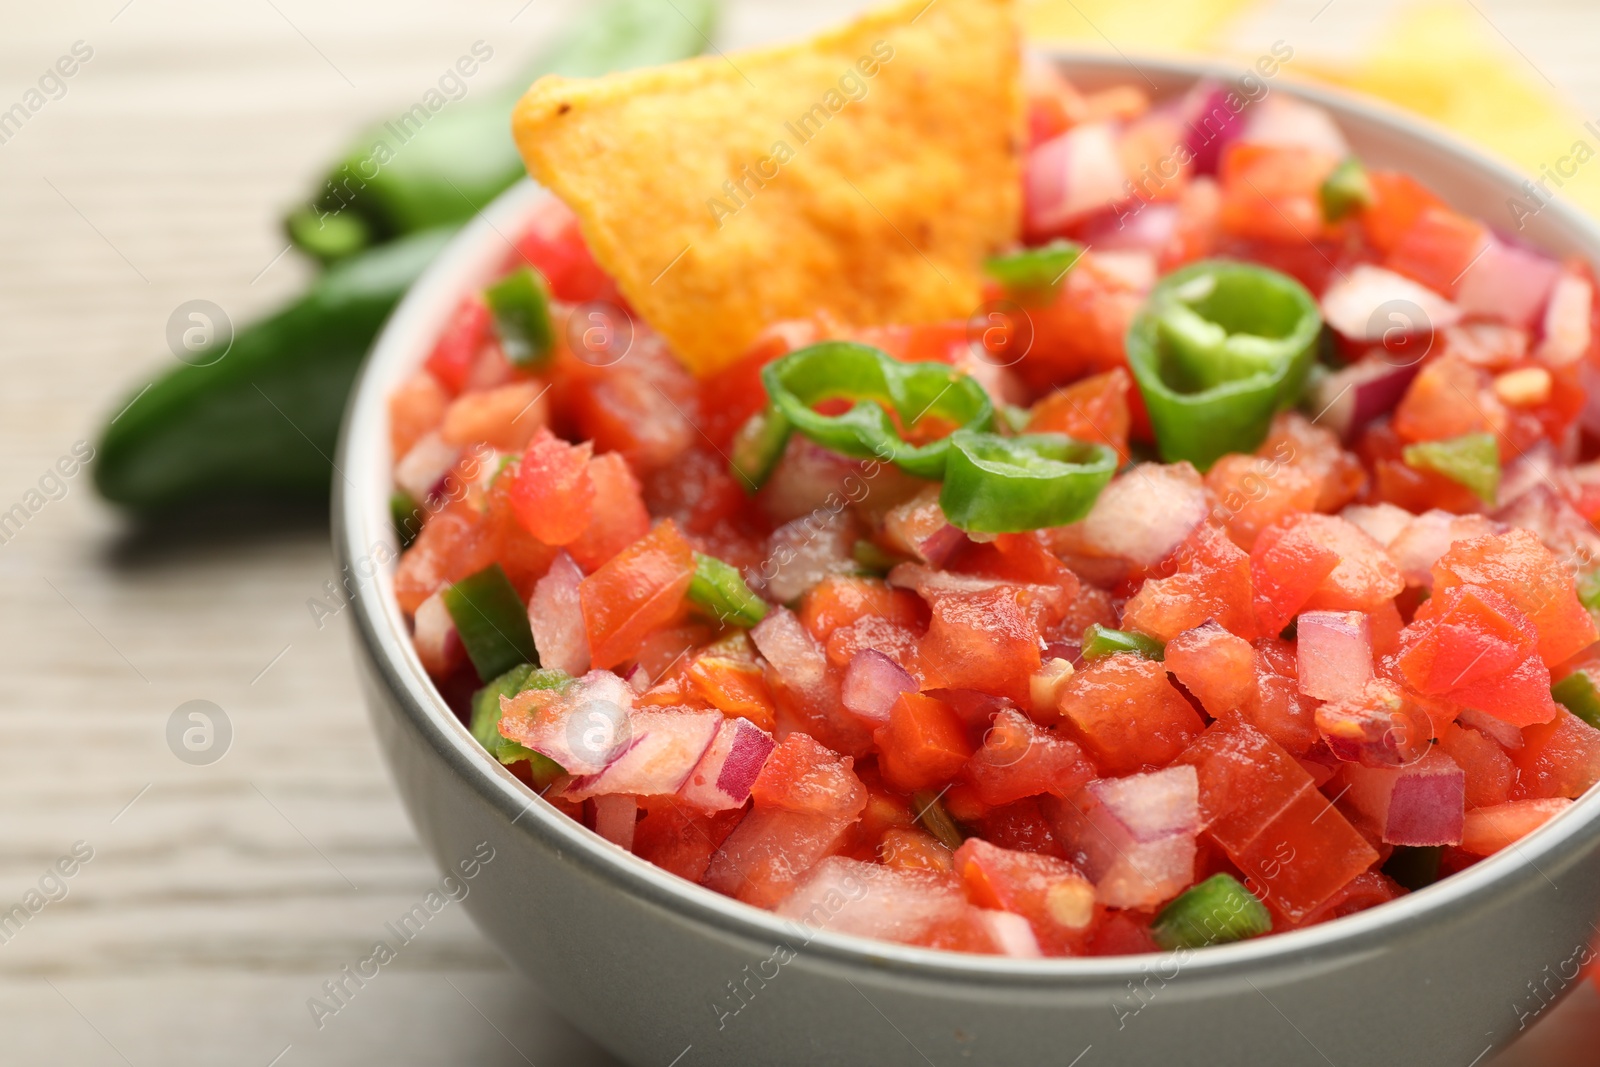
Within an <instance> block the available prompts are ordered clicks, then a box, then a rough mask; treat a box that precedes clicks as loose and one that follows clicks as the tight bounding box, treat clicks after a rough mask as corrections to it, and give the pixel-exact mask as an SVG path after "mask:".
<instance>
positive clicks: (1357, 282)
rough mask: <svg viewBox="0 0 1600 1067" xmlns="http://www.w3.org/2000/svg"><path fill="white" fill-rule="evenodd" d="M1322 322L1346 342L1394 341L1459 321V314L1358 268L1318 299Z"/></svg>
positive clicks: (1398, 278)
mask: <svg viewBox="0 0 1600 1067" xmlns="http://www.w3.org/2000/svg"><path fill="white" fill-rule="evenodd" d="M1322 317H1323V318H1324V319H1325V320H1327V323H1328V325H1329V326H1332V327H1333V328H1334V329H1335V330H1337V331H1338V332H1339V333H1340V334H1341V335H1343V336H1344V337H1346V338H1348V339H1349V340H1352V341H1372V342H1378V341H1383V340H1385V339H1388V340H1398V339H1400V338H1406V337H1416V336H1421V335H1425V334H1427V333H1428V332H1429V331H1430V330H1432V331H1437V330H1442V329H1444V328H1445V327H1446V326H1453V325H1455V324H1456V323H1458V322H1460V321H1461V309H1460V308H1458V307H1456V305H1454V304H1452V303H1451V302H1450V301H1448V300H1446V299H1445V298H1444V297H1442V296H1440V295H1439V294H1438V293H1436V292H1434V291H1433V290H1432V289H1428V288H1426V287H1424V286H1421V285H1418V284H1417V283H1416V282H1414V281H1412V280H1411V279H1410V278H1407V277H1405V276H1404V275H1400V274H1396V273H1395V272H1394V271H1392V270H1385V269H1384V268H1382V267H1374V266H1372V265H1370V264H1366V263H1363V264H1361V265H1360V266H1358V267H1355V268H1352V269H1351V271H1350V272H1349V273H1348V274H1346V275H1344V276H1343V277H1341V278H1340V279H1339V280H1338V281H1335V282H1334V283H1333V284H1332V285H1330V286H1329V287H1328V290H1327V291H1326V292H1325V293H1323V294H1322Z"/></svg>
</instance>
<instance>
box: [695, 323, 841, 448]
mask: <svg viewBox="0 0 1600 1067" xmlns="http://www.w3.org/2000/svg"><path fill="white" fill-rule="evenodd" d="M818 334H819V331H818V329H817V326H816V324H815V323H814V322H812V321H811V320H809V319H796V320H792V321H787V322H780V323H777V324H775V325H773V326H771V327H769V328H768V329H767V330H765V331H763V332H762V334H761V335H760V336H759V337H757V338H756V340H755V342H754V343H752V344H751V346H750V350H749V351H748V352H746V353H745V354H744V355H743V356H740V357H739V359H737V360H736V361H734V362H733V363H730V364H729V365H728V366H726V367H724V368H722V369H721V370H719V371H716V372H715V373H713V374H709V375H707V376H706V377H704V378H702V379H700V410H701V413H702V414H701V421H700V428H701V429H702V430H704V431H705V435H706V436H707V437H708V438H710V440H711V443H712V444H713V445H714V446H715V447H717V448H719V449H721V450H722V451H724V452H726V451H727V450H728V447H729V445H730V444H731V443H732V441H733V435H734V434H736V433H738V432H739V429H740V427H742V426H743V425H744V424H745V423H746V422H748V421H749V419H750V416H752V415H754V414H756V413H757V412H759V411H760V410H761V409H762V408H763V407H765V406H766V403H767V392H766V389H765V388H763V387H762V384H761V369H762V368H763V367H765V366H766V365H767V364H768V363H771V362H772V361H773V360H775V359H778V358H779V357H781V356H785V355H788V354H789V353H790V352H792V351H794V350H795V349H797V348H803V347H805V346H806V345H808V344H811V343H812V342H814V341H816V340H817V339H818Z"/></svg>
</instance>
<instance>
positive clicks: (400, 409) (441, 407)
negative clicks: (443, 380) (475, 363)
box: [389, 370, 450, 459]
mask: <svg viewBox="0 0 1600 1067" xmlns="http://www.w3.org/2000/svg"><path fill="white" fill-rule="evenodd" d="M449 404H450V394H448V393H446V392H445V390H444V386H442V385H440V384H439V379H437V378H435V377H434V376H433V375H432V374H429V373H428V372H427V371H425V370H421V371H418V372H417V373H415V374H413V375H412V376H411V377H409V378H407V379H406V380H405V382H404V383H403V384H402V385H401V386H400V388H398V389H396V390H395V391H394V393H393V394H392V395H391V396H390V397H389V448H390V450H391V452H392V453H393V454H394V457H395V458H396V459H399V458H401V457H402V456H404V455H405V454H406V453H407V452H409V451H411V446H412V445H414V444H416V443H417V442H418V441H420V440H422V438H423V437H425V436H427V435H428V434H429V433H430V432H431V431H433V430H434V429H436V428H437V427H438V425H439V423H440V421H441V420H442V419H443V418H444V412H445V408H446V407H448V406H449Z"/></svg>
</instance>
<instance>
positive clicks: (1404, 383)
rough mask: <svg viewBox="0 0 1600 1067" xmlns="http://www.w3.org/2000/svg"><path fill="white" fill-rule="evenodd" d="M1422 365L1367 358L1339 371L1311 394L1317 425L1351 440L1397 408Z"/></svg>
mask: <svg viewBox="0 0 1600 1067" xmlns="http://www.w3.org/2000/svg"><path fill="white" fill-rule="evenodd" d="M1421 366H1422V365H1421V364H1420V363H1409V364H1394V363H1389V362H1387V361H1386V360H1384V359H1383V358H1381V357H1378V358H1373V357H1368V358H1366V359H1363V360H1360V361H1359V362H1356V363H1352V364H1350V365H1349V366H1347V367H1341V368H1339V369H1338V370H1336V371H1334V372H1333V373H1332V374H1330V375H1328V376H1327V377H1325V378H1323V379H1322V380H1321V381H1320V382H1318V383H1317V386H1316V388H1315V390H1313V392H1312V396H1311V406H1312V407H1314V408H1316V410H1317V423H1318V424H1319V425H1321V426H1326V427H1327V428H1328V429H1330V430H1332V431H1333V432H1334V433H1336V434H1338V435H1339V436H1340V437H1341V438H1344V439H1346V440H1348V439H1349V438H1350V437H1351V436H1353V435H1354V434H1355V432H1356V431H1357V430H1359V429H1360V428H1361V427H1363V426H1365V425H1366V424H1367V423H1369V422H1371V421H1372V420H1373V419H1376V418H1377V417H1378V416H1380V415H1387V414H1388V413H1389V412H1391V411H1393V410H1394V409H1395V407H1396V405H1398V404H1399V403H1400V400H1401V398H1402V397H1404V396H1405V395H1406V389H1407V388H1408V387H1409V386H1410V385H1411V380H1412V379H1413V378H1415V377H1416V376H1417V372H1418V371H1419V370H1420V369H1421Z"/></svg>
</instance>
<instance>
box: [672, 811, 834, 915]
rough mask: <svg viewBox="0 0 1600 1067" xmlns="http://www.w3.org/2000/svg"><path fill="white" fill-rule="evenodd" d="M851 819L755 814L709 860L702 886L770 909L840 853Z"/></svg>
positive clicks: (809, 814) (810, 814) (807, 814)
mask: <svg viewBox="0 0 1600 1067" xmlns="http://www.w3.org/2000/svg"><path fill="white" fill-rule="evenodd" d="M852 822H854V820H853V819H848V818H842V817H834V816H831V815H818V814H816V813H814V812H806V811H788V810H786V809H783V808H759V807H758V808H754V809H752V810H751V811H750V813H749V814H748V815H746V816H745V817H744V821H742V822H741V823H739V825H738V827H737V828H736V829H735V830H734V831H733V833H732V834H730V835H729V836H728V838H727V840H725V841H724V842H723V843H722V846H721V847H720V848H719V849H718V850H717V851H716V853H715V854H714V855H713V856H712V857H711V863H710V865H709V867H708V868H707V870H706V873H705V877H704V878H703V879H702V883H703V884H704V885H706V886H707V887H709V888H711V889H714V890H716V891H717V892H719V893H724V894H726V895H728V896H731V897H737V898H738V899H739V900H742V901H744V902H745V903H746V904H754V905H756V906H757V907H761V908H769V909H770V908H775V907H777V905H778V904H779V902H781V901H782V900H783V898H784V897H786V896H788V895H789V894H790V893H791V892H793V890H794V887H795V883H796V882H798V881H799V879H800V876H801V875H803V874H804V873H805V872H806V871H808V870H810V869H811V868H812V867H813V866H815V865H816V863H817V861H818V860H821V859H822V858H823V857H825V856H829V855H832V854H833V853H835V852H837V851H839V849H840V848H841V847H842V846H843V845H844V843H845V840H846V836H847V833H848V831H849V830H850V826H851V824H852Z"/></svg>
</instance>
